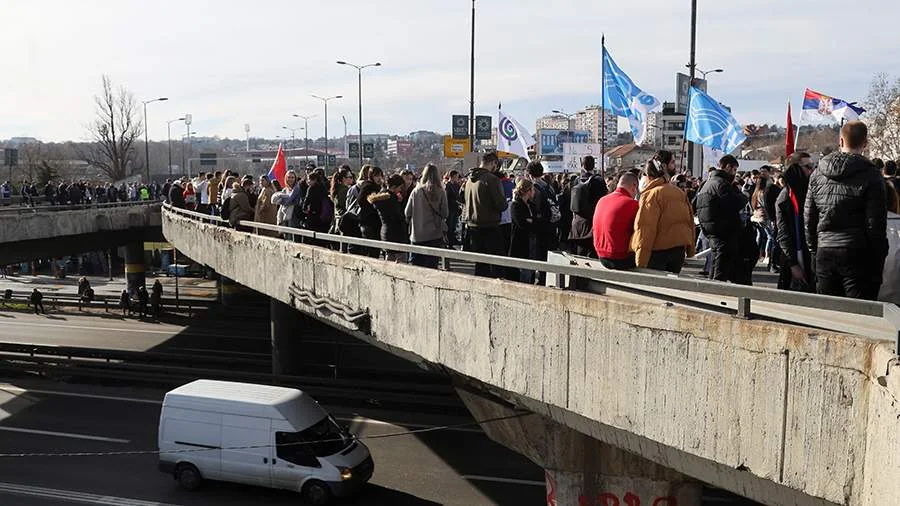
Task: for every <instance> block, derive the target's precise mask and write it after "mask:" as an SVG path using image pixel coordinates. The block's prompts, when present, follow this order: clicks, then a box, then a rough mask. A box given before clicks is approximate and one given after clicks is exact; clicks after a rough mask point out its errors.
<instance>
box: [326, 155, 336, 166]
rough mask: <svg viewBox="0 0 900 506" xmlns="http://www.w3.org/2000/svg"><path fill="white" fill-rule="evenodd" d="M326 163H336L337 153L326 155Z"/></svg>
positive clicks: (332, 164) (333, 164)
mask: <svg viewBox="0 0 900 506" xmlns="http://www.w3.org/2000/svg"><path fill="white" fill-rule="evenodd" d="M328 165H331V166H332V167H334V166H335V165H337V155H328Z"/></svg>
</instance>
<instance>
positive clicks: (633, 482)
mask: <svg viewBox="0 0 900 506" xmlns="http://www.w3.org/2000/svg"><path fill="white" fill-rule="evenodd" d="M457 393H459V396H460V398H461V399H462V400H463V402H464V403H465V404H466V407H467V408H468V409H469V411H470V412H471V413H472V415H473V416H474V417H475V419H476V420H490V419H496V418H502V417H508V416H512V415H515V414H516V413H517V412H516V411H515V410H514V409H513V408H512V407H511V406H510V405H509V404H507V403H505V402H503V401H501V400H499V399H496V398H493V397H489V396H487V395H482V394H480V393H477V392H473V391H470V390H463V389H457ZM481 428H482V429H483V430H484V431H485V433H486V434H487V435H488V437H490V438H491V439H493V440H494V441H497V442H498V443H500V444H502V445H504V446H506V447H507V448H510V449H512V450H515V451H517V452H519V453H521V454H522V455H525V456H526V457H528V458H529V459H530V460H531V461H533V462H534V463H536V464H537V465H539V466H541V467H543V468H544V471H545V475H544V477H545V481H546V484H547V496H546V497H547V506H700V504H701V492H702V486H701V485H700V484H699V483H697V482H695V481H693V480H691V479H690V478H688V477H687V476H684V475H682V474H679V473H677V472H675V471H673V470H671V469H668V468H666V467H663V466H660V465H658V464H655V463H653V462H650V461H648V460H646V459H643V458H641V457H638V456H637V455H633V454H631V453H628V452H625V451H622V450H620V449H618V448H615V447H613V446H610V445H608V444H605V443H603V442H601V441H599V440H597V439H594V438H592V437H590V436H588V435H585V434H582V433H580V432H577V431H575V430H572V429H570V428H568V427H566V426H564V425H561V424H559V423H557V422H555V421H553V420H550V419H548V418H545V417H543V416H541V415H538V414H534V413H532V414H529V415H525V416H522V417H518V418H509V419H506V420H500V421H495V422H488V423H483V424H482V425H481Z"/></svg>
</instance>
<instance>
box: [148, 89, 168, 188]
mask: <svg viewBox="0 0 900 506" xmlns="http://www.w3.org/2000/svg"><path fill="white" fill-rule="evenodd" d="M166 100H169V98H168V97H160V98H154V99H153V100H144V102H143V103H144V162H145V163H146V164H147V181H146V184H150V144H149V140H148V139H147V130H148V129H149V123H148V122H147V104H152V103H153V102H164V101H166Z"/></svg>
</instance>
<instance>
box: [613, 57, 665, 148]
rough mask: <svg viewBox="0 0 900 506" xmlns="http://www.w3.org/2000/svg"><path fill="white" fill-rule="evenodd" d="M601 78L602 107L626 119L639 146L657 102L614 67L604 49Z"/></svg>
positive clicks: (657, 104) (645, 134)
mask: <svg viewBox="0 0 900 506" xmlns="http://www.w3.org/2000/svg"><path fill="white" fill-rule="evenodd" d="M603 76H604V77H603V107H605V108H606V109H609V110H610V111H612V112H613V113H614V114H615V115H616V116H623V117H625V118H627V119H628V124H629V125H630V126H631V133H632V134H633V135H634V143H635V144H637V145H639V146H640V145H641V144H643V143H644V140H645V139H646V138H647V130H648V126H647V116H648V115H649V113H650V111H652V110H653V109H655V108H656V107H658V106H659V100H656V98H655V97H653V96H652V95H648V94H646V93H644V92H643V91H641V89H640V88H638V87H637V86H635V84H634V81H632V80H631V78H630V77H628V76H627V75H625V72H622V69H620V68H619V66H618V65H616V62H614V61H613V59H612V57H611V56H610V55H609V51H607V50H606V48H605V47H604V48H603Z"/></svg>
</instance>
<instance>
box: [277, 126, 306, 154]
mask: <svg viewBox="0 0 900 506" xmlns="http://www.w3.org/2000/svg"><path fill="white" fill-rule="evenodd" d="M281 128H283V129H285V130H290V131H291V149H294V148H295V147H296V146H294V132H296V131H297V130H303V129H304V128H303V127H298V128H289V127H287V126H282V127H281Z"/></svg>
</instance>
